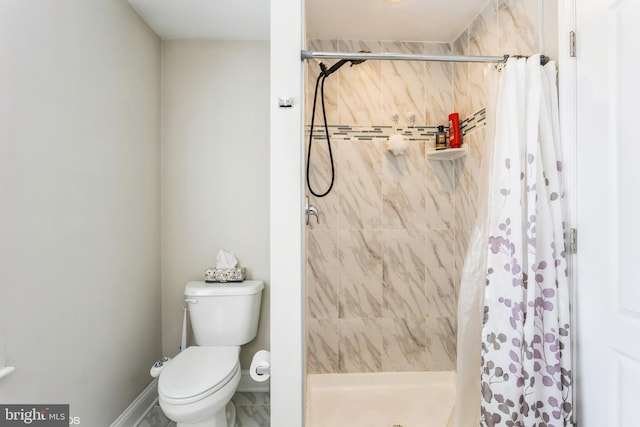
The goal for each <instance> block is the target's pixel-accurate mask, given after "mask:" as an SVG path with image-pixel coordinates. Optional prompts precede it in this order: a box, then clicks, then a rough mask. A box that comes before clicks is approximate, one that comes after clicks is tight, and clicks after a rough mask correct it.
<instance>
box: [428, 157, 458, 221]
mask: <svg viewBox="0 0 640 427" xmlns="http://www.w3.org/2000/svg"><path fill="white" fill-rule="evenodd" d="M425 179H426V183H425V188H426V189H427V190H426V204H425V209H426V228H427V229H428V230H448V229H451V228H453V226H454V220H455V212H454V194H455V193H453V194H452V193H451V192H450V191H449V189H448V188H447V185H446V184H445V182H446V183H451V186H452V188H455V184H454V180H455V175H454V170H453V168H452V167H451V165H450V164H449V163H448V162H446V161H438V160H434V161H427V166H426V168H425Z"/></svg>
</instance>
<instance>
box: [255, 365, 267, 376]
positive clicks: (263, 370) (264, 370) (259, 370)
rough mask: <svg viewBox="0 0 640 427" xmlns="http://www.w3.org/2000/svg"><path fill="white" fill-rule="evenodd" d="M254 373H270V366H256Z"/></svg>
mask: <svg viewBox="0 0 640 427" xmlns="http://www.w3.org/2000/svg"><path fill="white" fill-rule="evenodd" d="M256 374H258V375H271V366H257V367H256Z"/></svg>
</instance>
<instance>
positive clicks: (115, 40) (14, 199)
mask: <svg viewBox="0 0 640 427" xmlns="http://www.w3.org/2000/svg"><path fill="white" fill-rule="evenodd" d="M0 64H2V65H1V66H0V93H1V94H2V95H1V96H0V201H1V202H0V206H1V207H0V281H1V283H2V288H1V289H0V299H2V301H3V304H4V307H3V309H4V310H6V312H5V313H4V316H5V319H6V322H7V326H8V327H7V333H6V359H7V363H8V364H11V365H14V366H16V372H14V373H13V374H12V375H11V376H9V377H8V378H5V379H3V380H0V402H2V403H44V404H46V403H69V404H70V405H71V415H72V416H76V417H80V419H81V423H82V425H87V426H104V425H108V424H109V423H110V422H111V421H113V420H114V419H115V418H116V417H117V416H118V415H119V413H120V412H121V411H122V410H123V409H124V408H125V407H126V406H127V405H128V404H129V403H130V402H131V401H132V400H133V398H134V397H135V396H136V395H137V394H138V393H140V391H141V390H142V389H143V388H144V387H145V386H146V385H147V384H148V383H149V381H150V377H149V376H148V368H149V366H150V364H151V363H152V362H153V361H154V360H155V359H156V358H157V357H158V356H159V355H160V349H161V335H160V288H159V286H158V283H159V280H160V263H159V253H160V252H159V247H160V245H159V231H160V225H159V220H160V218H159V213H158V212H159V209H158V208H159V167H160V156H159V154H160V149H159V138H160V137H159V132H160V127H159V118H160V114H159V105H160V73H159V70H160V42H159V40H158V38H157V37H156V36H155V35H154V34H153V33H152V32H151V30H150V29H149V28H148V27H147V26H146V24H145V23H144V22H143V21H142V20H141V19H140V18H139V17H138V16H137V15H136V14H135V13H134V11H133V10H132V9H131V8H130V7H129V5H127V4H126V2H124V1H114V0H93V1H90V2H89V1H85V0H47V1H36V0H2V1H1V2H0Z"/></svg>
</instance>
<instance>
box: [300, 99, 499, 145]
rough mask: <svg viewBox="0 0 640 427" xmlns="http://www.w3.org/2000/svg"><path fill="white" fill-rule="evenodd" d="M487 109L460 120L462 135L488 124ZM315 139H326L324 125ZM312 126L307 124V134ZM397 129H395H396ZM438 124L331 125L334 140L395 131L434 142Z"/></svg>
mask: <svg viewBox="0 0 640 427" xmlns="http://www.w3.org/2000/svg"><path fill="white" fill-rule="evenodd" d="M486 121H487V119H486V111H485V109H484V108H483V109H481V110H479V111H477V112H476V113H474V114H473V115H471V116H469V117H467V118H465V119H464V120H462V121H461V122H460V132H461V133H462V136H463V137H464V136H465V135H468V134H470V133H472V132H474V131H476V130H478V129H482V128H483V127H485V126H486ZM314 128H315V129H314V131H313V139H314V141H315V140H326V136H325V130H324V126H322V125H316V126H314ZM309 129H310V126H307V135H308V133H309ZM394 129H395V130H394ZM437 130H438V126H411V127H402V126H397V127H394V126H387V125H385V126H375V125H374V126H348V125H329V132H330V133H331V138H332V140H337V141H374V140H385V141H386V140H387V139H388V138H389V136H391V135H393V134H394V133H395V132H397V133H399V134H400V135H403V136H405V137H406V138H407V139H408V140H409V141H424V142H429V143H433V142H434V141H435V134H436V132H437Z"/></svg>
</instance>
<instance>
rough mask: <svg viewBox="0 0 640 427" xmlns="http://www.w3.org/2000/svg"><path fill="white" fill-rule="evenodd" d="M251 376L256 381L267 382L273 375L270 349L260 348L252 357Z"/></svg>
mask: <svg viewBox="0 0 640 427" xmlns="http://www.w3.org/2000/svg"><path fill="white" fill-rule="evenodd" d="M249 376H250V377H251V379H252V380H254V381H256V382H259V383H261V382H265V381H267V380H268V379H269V378H270V377H271V353H269V351H268V350H259V351H258V352H256V354H254V355H253V359H251V367H250V368H249Z"/></svg>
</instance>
